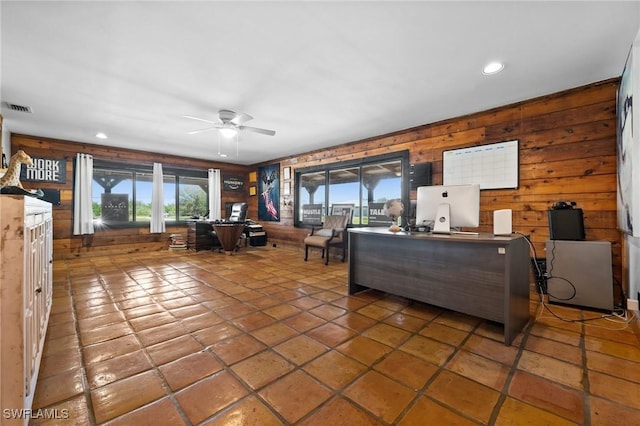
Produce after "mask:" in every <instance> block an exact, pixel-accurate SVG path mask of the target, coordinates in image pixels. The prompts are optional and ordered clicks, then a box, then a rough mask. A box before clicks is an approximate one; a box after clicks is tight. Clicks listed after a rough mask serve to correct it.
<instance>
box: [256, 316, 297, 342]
mask: <svg viewBox="0 0 640 426" xmlns="http://www.w3.org/2000/svg"><path fill="white" fill-rule="evenodd" d="M252 334H253V336H255V337H256V338H257V339H258V340H260V341H261V342H263V343H264V344H266V345H269V346H275V345H277V344H279V343H282V342H284V341H285V340H287V339H289V338H291V337H293V336H295V335H297V334H298V332H297V331H296V330H294V329H293V328H291V327H289V326H288V325H286V324H283V323H280V322H278V323H275V324H271V325H268V326H266V327H264V328H261V329H259V330H255V331H254V332H253V333H252Z"/></svg>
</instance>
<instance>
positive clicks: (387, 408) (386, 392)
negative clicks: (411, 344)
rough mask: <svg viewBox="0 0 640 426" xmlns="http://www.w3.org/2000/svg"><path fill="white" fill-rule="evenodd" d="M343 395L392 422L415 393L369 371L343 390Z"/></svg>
mask: <svg viewBox="0 0 640 426" xmlns="http://www.w3.org/2000/svg"><path fill="white" fill-rule="evenodd" d="M343 395H345V396H346V397H348V398H350V399H352V400H354V401H355V402H357V403H358V404H359V405H361V406H362V407H364V408H366V409H367V410H369V411H370V412H371V413H373V414H374V415H375V416H378V417H380V418H382V419H383V420H384V421H385V422H387V423H392V422H393V421H394V420H396V419H397V418H398V416H399V415H400V413H402V411H403V410H404V408H405V407H406V406H407V405H408V404H409V402H411V400H413V398H414V397H415V396H416V393H415V392H414V391H413V390H411V389H410V388H408V387H406V386H403V385H401V384H399V383H397V382H394V381H393V380H391V379H389V378H387V377H386V376H383V375H382V374H380V373H377V372H375V371H369V372H368V373H366V374H365V375H364V376H362V377H361V378H359V379H358V380H357V381H356V382H355V383H353V384H352V385H351V386H349V387H348V388H347V389H346V390H345V391H343Z"/></svg>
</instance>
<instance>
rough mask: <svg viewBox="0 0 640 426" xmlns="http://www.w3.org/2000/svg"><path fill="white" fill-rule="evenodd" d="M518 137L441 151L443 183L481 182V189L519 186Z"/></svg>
mask: <svg viewBox="0 0 640 426" xmlns="http://www.w3.org/2000/svg"><path fill="white" fill-rule="evenodd" d="M518 165H519V160H518V141H517V140H513V141H507V142H499V143H492V144H488V145H479V146H471V147H467V148H461V149H453V150H449V151H444V152H443V153H442V182H443V184H444V185H462V184H468V183H478V184H480V189H497V188H517V187H518Z"/></svg>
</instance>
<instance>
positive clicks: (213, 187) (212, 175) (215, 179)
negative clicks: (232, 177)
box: [209, 169, 222, 220]
mask: <svg viewBox="0 0 640 426" xmlns="http://www.w3.org/2000/svg"><path fill="white" fill-rule="evenodd" d="M220 193H221V188H220V169H209V220H220V219H222V218H221V216H220V211H221V210H222V201H221V200H220Z"/></svg>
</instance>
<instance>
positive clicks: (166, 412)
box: [106, 398, 186, 426]
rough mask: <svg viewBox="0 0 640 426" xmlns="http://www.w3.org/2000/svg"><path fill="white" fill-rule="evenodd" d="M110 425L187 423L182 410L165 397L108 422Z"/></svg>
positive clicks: (154, 425)
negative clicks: (181, 412) (181, 413)
mask: <svg viewBox="0 0 640 426" xmlns="http://www.w3.org/2000/svg"><path fill="white" fill-rule="evenodd" d="M106 425H108V426H129V425H136V426H161V425H166V426H173V425H176V426H179V425H186V423H185V421H184V420H183V419H182V416H181V415H180V412H179V411H178V409H177V408H176V406H175V405H174V404H173V402H171V400H170V399H169V398H163V399H161V400H159V401H156V402H154V403H152V404H149V405H146V406H144V407H142V408H140V409H138V410H136V411H132V412H130V413H126V414H124V415H122V416H120V417H118V418H116V419H114V420H112V421H110V422H108V423H106Z"/></svg>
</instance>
